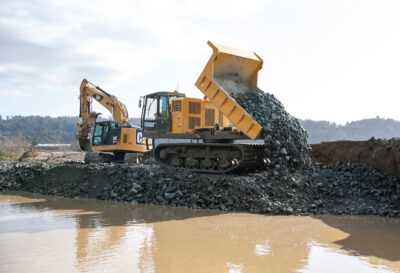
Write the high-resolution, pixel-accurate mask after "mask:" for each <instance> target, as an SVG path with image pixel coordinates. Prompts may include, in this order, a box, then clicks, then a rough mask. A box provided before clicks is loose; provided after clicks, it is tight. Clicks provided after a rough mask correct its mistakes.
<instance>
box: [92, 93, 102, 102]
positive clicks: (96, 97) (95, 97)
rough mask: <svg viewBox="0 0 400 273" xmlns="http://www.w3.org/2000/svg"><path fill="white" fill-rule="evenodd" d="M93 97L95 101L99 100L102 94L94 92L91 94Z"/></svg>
mask: <svg viewBox="0 0 400 273" xmlns="http://www.w3.org/2000/svg"><path fill="white" fill-rule="evenodd" d="M93 98H94V99H95V100H97V101H101V100H102V99H103V96H102V95H99V94H94V95H93Z"/></svg>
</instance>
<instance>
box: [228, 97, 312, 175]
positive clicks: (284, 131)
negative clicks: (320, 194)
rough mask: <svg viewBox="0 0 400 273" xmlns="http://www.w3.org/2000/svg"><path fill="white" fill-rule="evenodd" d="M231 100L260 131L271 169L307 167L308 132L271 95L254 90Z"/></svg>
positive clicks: (308, 161)
mask: <svg viewBox="0 0 400 273" xmlns="http://www.w3.org/2000/svg"><path fill="white" fill-rule="evenodd" d="M232 96H233V98H234V99H235V100H236V102H237V103H238V104H239V105H240V106H242V107H243V109H244V110H246V111H247V112H248V113H249V114H250V115H251V116H252V117H253V119H255V120H256V121H257V122H258V123H259V124H260V125H261V126H262V127H263V129H264V132H265V137H264V141H265V144H266V145H267V146H268V147H269V152H268V157H269V159H270V160H271V163H272V164H271V166H272V167H274V168H275V169H278V170H279V169H282V168H288V169H289V170H293V169H302V168H307V167H309V166H310V164H311V160H310V158H309V156H308V153H309V149H310V148H309V145H308V144H307V132H306V131H305V130H304V129H303V128H302V127H301V125H300V123H299V121H298V120H297V119H296V118H294V117H292V116H291V115H290V114H289V113H288V112H286V110H285V108H284V107H283V105H282V103H281V102H280V101H279V100H277V99H276V98H275V96H274V95H271V94H269V93H265V92H263V91H261V90H256V91H253V92H248V93H237V94H232Z"/></svg>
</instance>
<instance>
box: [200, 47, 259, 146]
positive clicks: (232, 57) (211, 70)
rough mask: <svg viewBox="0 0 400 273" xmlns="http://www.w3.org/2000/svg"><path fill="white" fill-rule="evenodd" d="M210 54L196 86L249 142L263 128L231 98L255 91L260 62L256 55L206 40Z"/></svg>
mask: <svg viewBox="0 0 400 273" xmlns="http://www.w3.org/2000/svg"><path fill="white" fill-rule="evenodd" d="M208 45H209V46H211V47H212V49H213V54H212V56H211V57H210V59H209V61H208V63H207V65H206V66H205V67H204V69H203V72H202V73H201V75H200V77H199V78H198V79H197V82H196V86H197V88H199V89H200V91H201V92H202V93H203V94H204V95H205V96H206V97H207V98H208V99H209V100H211V102H212V103H213V104H214V105H215V106H216V107H217V108H218V109H219V110H220V111H221V112H222V113H223V114H224V115H225V116H226V117H227V118H228V119H229V121H230V122H232V123H233V125H234V126H235V127H236V128H238V129H239V130H240V131H242V132H243V133H244V134H246V135H247V136H248V137H249V138H251V139H256V138H257V137H259V136H260V132H261V130H262V127H261V125H260V124H258V123H257V122H256V121H255V120H254V119H253V118H252V117H251V116H250V115H249V113H247V112H246V111H245V110H244V109H243V108H242V107H241V106H240V105H239V104H238V103H237V102H236V101H235V99H234V98H232V96H235V95H238V94H240V93H248V92H252V91H255V90H257V76H258V71H259V70H260V69H261V67H262V65H263V60H262V59H261V58H260V57H259V56H258V55H257V54H255V53H253V52H248V51H244V50H239V49H235V48H231V47H228V46H223V45H219V44H215V43H212V42H210V41H208Z"/></svg>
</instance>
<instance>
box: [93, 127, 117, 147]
mask: <svg viewBox="0 0 400 273" xmlns="http://www.w3.org/2000/svg"><path fill="white" fill-rule="evenodd" d="M120 139H121V123H119V122H115V121H103V122H96V125H95V127H94V131H93V137H92V146H102V145H115V144H119V140H120Z"/></svg>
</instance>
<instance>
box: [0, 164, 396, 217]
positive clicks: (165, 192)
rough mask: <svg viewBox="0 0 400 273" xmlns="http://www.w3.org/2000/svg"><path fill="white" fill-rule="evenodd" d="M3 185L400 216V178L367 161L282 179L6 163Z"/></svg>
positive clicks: (68, 193)
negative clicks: (378, 169) (371, 165)
mask: <svg viewBox="0 0 400 273" xmlns="http://www.w3.org/2000/svg"><path fill="white" fill-rule="evenodd" d="M0 191H26V192H33V193H40V194H47V195H60V196H65V197H73V198H77V199H85V198H90V199H100V200H114V201H124V202H131V203H133V204H137V203H147V204H157V205H169V206H178V207H188V208H210V209H219V210H229V211H248V212H256V213H266V214H294V215H315V214H370V215H386V216H391V217H400V181H399V180H397V179H396V178H395V177H393V176H390V175H388V174H385V173H382V172H379V171H377V170H376V169H375V168H373V167H370V166H367V165H361V164H351V163H346V164H336V165H334V166H326V165H322V164H318V163H313V164H311V165H310V168H309V169H308V170H307V171H303V172H302V173H301V174H296V173H294V174H292V175H291V176H290V178H289V179H285V180H280V179H279V176H276V175H275V174H274V171H273V172H271V171H264V172H260V173H255V174H247V175H241V176H239V175H210V174H198V173H189V172H184V171H179V172H177V171H176V170H174V169H165V168H161V167H159V166H158V165H155V164H149V165H136V166H130V165H126V164H90V165H85V164H77V163H75V164H67V163H64V164H47V163H38V162H36V163H32V162H2V163H0Z"/></svg>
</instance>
